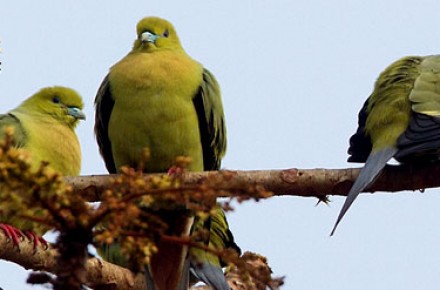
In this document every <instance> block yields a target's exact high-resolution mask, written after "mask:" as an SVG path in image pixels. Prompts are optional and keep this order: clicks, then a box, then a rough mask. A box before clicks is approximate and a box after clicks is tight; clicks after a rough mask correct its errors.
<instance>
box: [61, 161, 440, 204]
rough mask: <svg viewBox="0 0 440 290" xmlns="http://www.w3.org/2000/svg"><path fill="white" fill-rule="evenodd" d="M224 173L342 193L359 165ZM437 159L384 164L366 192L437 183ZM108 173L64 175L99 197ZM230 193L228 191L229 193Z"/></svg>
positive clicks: (251, 181) (312, 192)
mask: <svg viewBox="0 0 440 290" xmlns="http://www.w3.org/2000/svg"><path fill="white" fill-rule="evenodd" d="M220 172H221V173H223V174H226V175H227V179H228V187H230V188H239V187H242V186H243V184H248V185H260V186H262V187H263V188H265V189H266V190H269V191H272V192H273V193H274V194H275V195H293V196H317V197H323V196H325V195H343V196H346V195H347V193H348V191H349V189H350V187H351V186H352V184H353V182H354V180H355V179H356V177H357V176H358V174H359V168H347V169H296V168H292V169H284V170H252V171H230V170H228V171H220ZM216 174H218V172H215V171H212V172H194V173H186V174H185V176H184V177H183V180H184V182H185V183H186V184H188V185H195V184H200V183H202V182H203V181H204V180H206V178H208V176H212V175H216ZM437 176H440V163H431V164H427V165H414V166H387V167H386V168H385V170H384V172H383V173H382V174H381V176H380V177H379V178H378V179H377V181H376V182H375V183H374V185H372V186H370V187H369V188H368V189H367V190H366V191H367V192H376V191H388V192H395V191H401V190H419V189H424V188H431V187H439V186H440V178H437ZM111 178H112V176H111V175H91V176H79V177H66V181H67V182H68V183H69V184H71V185H72V186H73V188H74V190H75V191H80V192H82V194H84V195H85V196H87V199H88V200H90V201H97V200H99V193H100V192H101V191H102V190H103V189H104V188H106V187H107V186H108V184H109V182H110V180H111ZM231 196H232V194H231Z"/></svg>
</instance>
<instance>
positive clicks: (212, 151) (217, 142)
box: [193, 69, 226, 171]
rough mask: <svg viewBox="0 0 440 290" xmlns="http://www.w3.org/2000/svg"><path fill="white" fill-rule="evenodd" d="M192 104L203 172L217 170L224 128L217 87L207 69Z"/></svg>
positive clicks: (222, 147)
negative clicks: (196, 122)
mask: <svg viewBox="0 0 440 290" xmlns="http://www.w3.org/2000/svg"><path fill="white" fill-rule="evenodd" d="M193 102H194V107H195V109H196V112H197V117H198V120H199V130H200V138H201V142H202V149H203V165H204V170H205V171H209V170H218V169H220V166H221V158H222V157H223V155H224V153H225V151H226V126H225V121H224V114H223V106H222V103H221V95H220V89H219V85H218V83H217V81H216V79H215V78H214V76H213V75H212V74H211V73H210V72H209V71H208V70H207V69H204V70H203V81H202V84H201V86H200V88H199V91H198V92H197V94H196V96H195V97H194V99H193Z"/></svg>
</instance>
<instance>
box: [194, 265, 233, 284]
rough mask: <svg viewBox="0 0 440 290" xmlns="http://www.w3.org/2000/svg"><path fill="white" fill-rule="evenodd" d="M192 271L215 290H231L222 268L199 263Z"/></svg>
mask: <svg viewBox="0 0 440 290" xmlns="http://www.w3.org/2000/svg"><path fill="white" fill-rule="evenodd" d="M191 271H192V272H193V274H194V275H195V276H196V277H197V278H199V279H200V280H202V281H203V282H204V283H205V284H206V285H209V286H211V287H212V288H213V289H215V290H231V287H229V285H228V282H226V278H225V275H224V273H223V271H222V269H221V268H220V267H216V266H214V265H212V264H209V263H197V264H196V265H193V267H191Z"/></svg>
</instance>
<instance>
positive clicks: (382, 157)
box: [330, 147, 397, 236]
mask: <svg viewBox="0 0 440 290" xmlns="http://www.w3.org/2000/svg"><path fill="white" fill-rule="evenodd" d="M396 152H397V148H395V147H390V148H385V149H383V150H380V151H377V152H374V153H371V154H370V155H369V156H368V159H367V161H366V162H365V166H364V167H363V168H362V169H361V172H360V173H359V176H358V178H357V179H356V181H355V182H354V184H353V186H352V187H351V189H350V192H349V193H348V195H347V198H346V199H345V203H344V205H343V206H342V209H341V211H340V212H339V216H338V219H337V220H336V223H335V226H334V227H333V230H332V232H331V234H330V236H333V234H334V233H335V231H336V228H337V227H338V224H339V222H340V221H341V220H342V218H343V217H344V215H345V213H346V212H347V211H348V209H349V208H350V206H351V204H352V203H353V201H354V200H355V199H356V197H357V196H358V195H359V193H360V192H361V191H362V190H364V189H365V188H366V187H367V186H369V185H370V184H371V183H372V182H373V181H374V180H375V178H376V177H377V176H378V175H379V173H380V172H381V171H382V169H383V168H384V167H385V165H386V164H387V162H388V160H390V159H391V158H393V156H394V154H396Z"/></svg>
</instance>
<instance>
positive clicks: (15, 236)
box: [0, 223, 25, 247]
mask: <svg viewBox="0 0 440 290" xmlns="http://www.w3.org/2000/svg"><path fill="white" fill-rule="evenodd" d="M0 229H1V230H3V232H4V233H5V235H6V237H7V238H8V239H9V240H11V241H12V243H13V244H14V246H17V247H18V245H19V244H20V242H21V241H23V239H24V237H25V235H24V234H23V232H22V231H21V230H19V229H17V228H15V227H13V226H11V225H8V224H1V223H0Z"/></svg>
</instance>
